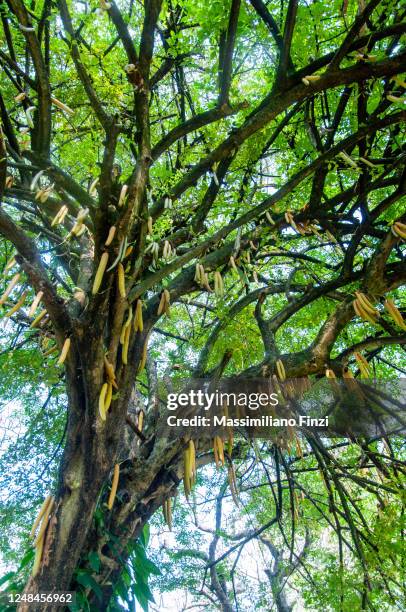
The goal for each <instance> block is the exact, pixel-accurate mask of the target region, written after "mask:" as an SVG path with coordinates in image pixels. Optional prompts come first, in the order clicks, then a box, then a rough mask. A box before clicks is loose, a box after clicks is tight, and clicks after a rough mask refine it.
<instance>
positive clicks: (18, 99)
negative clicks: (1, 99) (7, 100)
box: [14, 91, 27, 102]
mask: <svg viewBox="0 0 406 612" xmlns="http://www.w3.org/2000/svg"><path fill="white" fill-rule="evenodd" d="M26 97H27V94H26V93H25V91H22V92H21V93H19V94H17V95H16V96H15V97H14V100H15V102H22V101H23V100H24V99H25V98H26Z"/></svg>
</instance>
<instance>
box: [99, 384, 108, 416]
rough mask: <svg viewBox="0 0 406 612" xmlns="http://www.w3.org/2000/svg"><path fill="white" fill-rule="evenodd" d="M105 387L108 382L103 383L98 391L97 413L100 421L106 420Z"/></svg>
mask: <svg viewBox="0 0 406 612" xmlns="http://www.w3.org/2000/svg"><path fill="white" fill-rule="evenodd" d="M107 387H108V384H107V383H103V385H102V388H101V391H100V395H99V414H100V417H101V419H102V421H105V420H106V411H105V402H106V395H107Z"/></svg>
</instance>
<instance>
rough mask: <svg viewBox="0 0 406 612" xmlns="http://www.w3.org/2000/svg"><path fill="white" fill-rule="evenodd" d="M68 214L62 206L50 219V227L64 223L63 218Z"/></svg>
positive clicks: (66, 208) (64, 206) (66, 209)
mask: <svg viewBox="0 0 406 612" xmlns="http://www.w3.org/2000/svg"><path fill="white" fill-rule="evenodd" d="M67 214H68V207H67V206H66V205H65V204H64V205H63V206H61V208H60V209H59V210H58V212H57V213H56V215H55V217H54V218H53V219H52V222H51V227H54V226H55V225H60V224H61V223H63V222H64V221H65V217H66V215H67Z"/></svg>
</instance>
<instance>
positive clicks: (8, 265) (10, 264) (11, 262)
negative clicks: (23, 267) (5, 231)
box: [4, 255, 17, 274]
mask: <svg viewBox="0 0 406 612" xmlns="http://www.w3.org/2000/svg"><path fill="white" fill-rule="evenodd" d="M16 263H17V262H16V258H15V257H14V255H13V257H11V259H9V260H8V262H7V263H6V265H5V268H4V274H5V273H6V272H8V271H9V270H11V268H13V267H14V266H15V265H16Z"/></svg>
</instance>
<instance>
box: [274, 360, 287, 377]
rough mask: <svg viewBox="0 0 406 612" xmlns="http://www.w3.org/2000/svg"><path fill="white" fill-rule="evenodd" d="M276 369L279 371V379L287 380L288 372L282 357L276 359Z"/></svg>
mask: <svg viewBox="0 0 406 612" xmlns="http://www.w3.org/2000/svg"><path fill="white" fill-rule="evenodd" d="M275 365H276V371H277V373H278V377H279V380H282V381H284V380H286V372H285V366H284V365H283V362H282V361H281V359H278V360H277V361H276V364H275Z"/></svg>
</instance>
